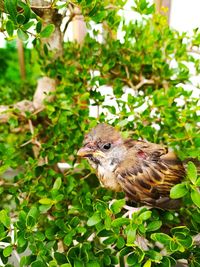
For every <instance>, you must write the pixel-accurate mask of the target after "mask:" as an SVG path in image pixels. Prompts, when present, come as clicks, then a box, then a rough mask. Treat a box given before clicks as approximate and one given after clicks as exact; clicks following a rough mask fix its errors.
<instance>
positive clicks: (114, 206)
mask: <svg viewBox="0 0 200 267" xmlns="http://www.w3.org/2000/svg"><path fill="white" fill-rule="evenodd" d="M125 203H126V202H125V199H119V200H115V202H114V203H113V204H112V205H111V210H112V212H113V213H114V214H117V213H119V212H120V211H121V209H122V208H123V206H124V205H125Z"/></svg>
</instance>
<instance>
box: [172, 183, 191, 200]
mask: <svg viewBox="0 0 200 267" xmlns="http://www.w3.org/2000/svg"><path fill="white" fill-rule="evenodd" d="M187 192H188V189H187V188H186V185H185V184H184V183H182V184H177V185H175V186H173V187H172V189H171V191H170V197H171V198H172V199H176V198H181V197H183V196H185V195H186V194H187Z"/></svg>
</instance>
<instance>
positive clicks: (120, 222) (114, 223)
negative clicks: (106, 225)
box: [111, 218, 130, 227]
mask: <svg viewBox="0 0 200 267" xmlns="http://www.w3.org/2000/svg"><path fill="white" fill-rule="evenodd" d="M129 223H130V219H128V218H117V219H115V220H113V221H112V223H111V224H112V226H113V227H120V226H122V225H127V224H129Z"/></svg>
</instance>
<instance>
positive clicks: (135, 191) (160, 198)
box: [78, 124, 185, 209]
mask: <svg viewBox="0 0 200 267" xmlns="http://www.w3.org/2000/svg"><path fill="white" fill-rule="evenodd" d="M78 155H80V156H82V157H86V158H87V159H88V161H89V162H90V164H91V165H92V167H93V168H95V169H96V171H97V176H98V178H99V180H100V183H101V184H102V185H103V186H105V187H106V188H108V189H111V190H114V191H124V192H125V194H126V196H127V197H128V198H129V199H130V200H132V201H134V202H139V203H145V204H149V205H152V206H156V207H160V208H166V209H167V208H175V207H176V205H177V201H176V200H172V199H170V198H169V193H170V189H171V187H172V186H173V185H175V184H177V183H180V182H181V180H182V179H183V178H184V176H185V169H184V166H183V164H182V162H181V161H180V160H179V159H178V158H177V156H176V155H175V153H174V152H168V150H167V148H165V147H163V146H161V145H159V144H153V143H150V142H146V141H141V140H138V141H135V140H132V139H125V140H124V139H123V138H122V137H121V135H120V133H119V132H118V131H117V130H115V128H113V127H112V126H110V125H107V124H98V125H97V126H96V127H95V128H93V129H92V130H91V131H90V132H89V133H88V134H87V135H86V136H85V139H84V145H83V148H81V149H80V150H79V152H78Z"/></svg>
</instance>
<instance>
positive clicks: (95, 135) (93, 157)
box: [77, 124, 125, 167]
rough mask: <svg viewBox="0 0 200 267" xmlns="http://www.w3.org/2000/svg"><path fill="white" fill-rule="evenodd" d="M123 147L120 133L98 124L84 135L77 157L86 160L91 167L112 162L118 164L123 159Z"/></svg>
mask: <svg viewBox="0 0 200 267" xmlns="http://www.w3.org/2000/svg"><path fill="white" fill-rule="evenodd" d="M124 151H125V147H124V146H123V139H122V137H121V135H120V133H119V132H118V131H117V130H116V129H115V128H114V127H112V126H110V125H107V124H98V125H97V126H96V127H95V128H93V129H92V130H91V131H90V132H89V133H88V134H86V136H85V138H84V141H83V147H82V148H81V149H79V151H78V153H77V155H78V156H80V157H84V158H87V159H88V160H89V162H90V163H91V164H92V166H93V167H97V165H98V164H100V165H103V164H104V163H108V161H109V162H112V161H113V164H114V163H115V161H116V163H117V161H118V163H119V162H120V160H122V158H123V154H124Z"/></svg>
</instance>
